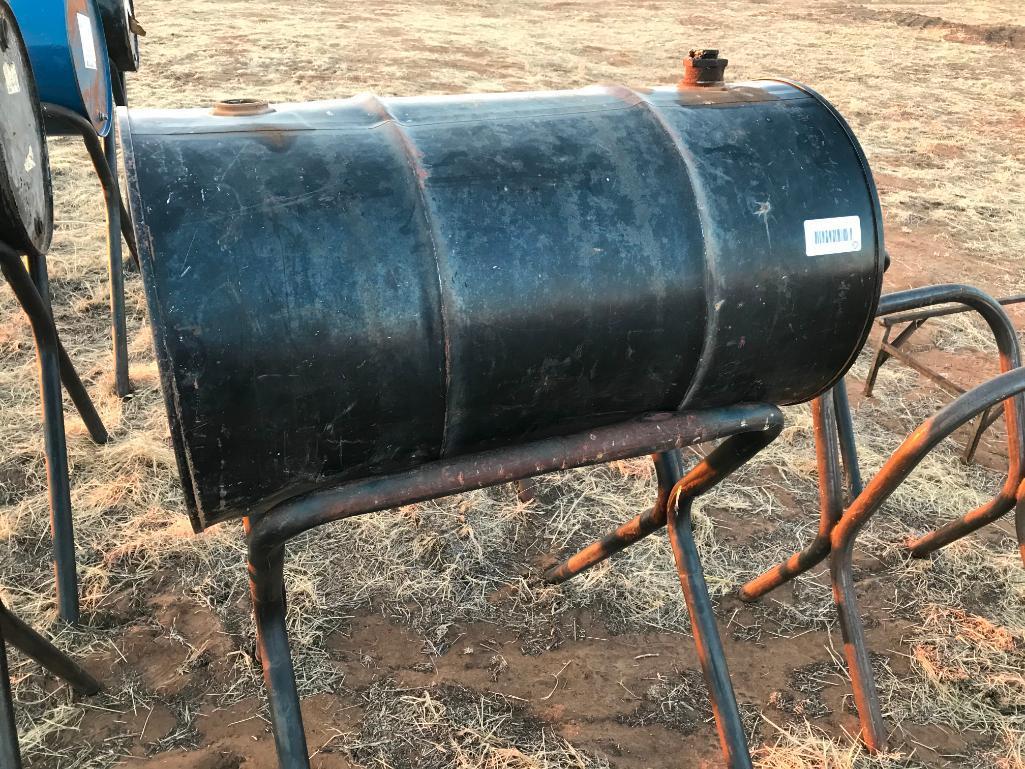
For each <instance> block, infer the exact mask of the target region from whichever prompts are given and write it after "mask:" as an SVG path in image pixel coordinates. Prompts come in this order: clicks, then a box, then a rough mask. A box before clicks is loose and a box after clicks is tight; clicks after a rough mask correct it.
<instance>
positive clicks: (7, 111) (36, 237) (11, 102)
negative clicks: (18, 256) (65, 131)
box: [0, 0, 53, 254]
mask: <svg viewBox="0 0 1025 769" xmlns="http://www.w3.org/2000/svg"><path fill="white" fill-rule="evenodd" d="M52 235H53V195H52V192H51V189H50V171H49V159H48V156H47V151H46V136H45V134H44V132H43V119H42V115H41V114H40V112H39V100H38V98H37V96H36V85H35V80H34V79H33V77H32V67H31V66H30V64H29V57H28V50H27V48H26V47H25V41H24V40H23V39H22V37H21V31H20V30H19V28H18V21H17V19H15V17H14V13H13V12H12V11H11V7H10V5H8V3H7V0H0V242H2V243H4V244H5V245H7V246H8V247H10V248H13V249H15V250H16V251H20V252H24V253H34V254H45V253H46V251H47V249H48V248H49V247H50V237H51V236H52Z"/></svg>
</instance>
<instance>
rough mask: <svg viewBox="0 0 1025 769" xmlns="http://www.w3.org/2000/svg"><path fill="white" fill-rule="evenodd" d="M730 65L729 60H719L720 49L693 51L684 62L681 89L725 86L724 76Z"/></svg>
mask: <svg viewBox="0 0 1025 769" xmlns="http://www.w3.org/2000/svg"><path fill="white" fill-rule="evenodd" d="M728 63H729V61H728V60H727V59H720V58H719V51H718V49H715V48H706V49H703V50H693V51H691V52H690V55H689V56H688V57H687V58H686V59H684V60H683V80H681V81H680V87H681V88H692V87H694V86H715V85H723V83H724V82H725V81H724V80H723V75H724V73H725V72H726V65H727V64H728Z"/></svg>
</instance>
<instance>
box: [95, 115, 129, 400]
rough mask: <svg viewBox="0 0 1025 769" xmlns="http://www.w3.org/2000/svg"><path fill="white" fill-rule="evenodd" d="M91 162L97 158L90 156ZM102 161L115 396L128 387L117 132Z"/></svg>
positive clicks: (109, 138)
mask: <svg viewBox="0 0 1025 769" xmlns="http://www.w3.org/2000/svg"><path fill="white" fill-rule="evenodd" d="M94 162H97V160H96V159H94ZM103 162H104V163H106V165H107V168H108V169H109V173H107V174H103V173H100V174H98V176H99V179H100V184H101V185H102V186H103V197H104V200H105V202H106V204H107V257H108V261H109V270H110V332H111V339H112V342H113V348H114V389H115V391H116V392H117V394H118V397H121V398H124V397H127V396H128V395H129V394H130V393H131V391H132V385H131V382H130V381H129V379H128V326H127V321H126V320H125V268H124V260H123V259H122V253H121V192H120V190H119V189H118V184H117V132H116V131H113V130H112V131H111V133H110V134H109V135H108V136H107V137H106V138H105V139H104V140H103Z"/></svg>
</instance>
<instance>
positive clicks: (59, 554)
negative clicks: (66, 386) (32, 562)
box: [0, 245, 79, 624]
mask: <svg viewBox="0 0 1025 769" xmlns="http://www.w3.org/2000/svg"><path fill="white" fill-rule="evenodd" d="M33 266H34V268H35V272H36V279H37V283H38V287H37V283H34V282H33V281H32V278H31V277H30V276H29V274H28V272H27V271H26V270H25V268H24V265H22V263H21V259H20V258H19V257H18V255H17V254H16V253H15V252H13V251H11V250H10V249H9V248H7V247H6V246H3V245H0V269H2V271H3V274H4V277H5V278H6V279H7V282H8V283H9V284H10V286H11V289H12V290H13V291H14V295H15V297H16V298H17V299H18V302H19V303H20V304H21V306H22V307H24V308H26V314H27V315H28V318H29V323H30V324H31V326H32V334H33V336H34V337H35V341H36V353H37V356H38V359H39V389H40V394H41V399H42V409H43V428H44V429H43V435H44V451H45V454H46V480H47V489H48V493H49V501H50V527H51V531H52V534H53V561H54V572H55V575H56V582H57V602H58V605H59V611H60V616H61V618H62V619H64V620H65V621H67V622H70V623H72V624H74V623H77V622H78V618H79V611H78V574H77V572H76V567H75V535H74V524H73V522H72V518H71V482H70V480H69V478H68V449H67V441H66V438H65V433H64V406H63V404H62V401H61V395H62V393H61V378H60V353H59V350H58V339H57V330H56V328H55V326H54V325H53V318H52V316H51V315H50V314H49V313H48V312H47V311H46V304H45V302H44V301H43V299H42V298H41V296H40V292H39V290H38V289H40V288H41V289H42V290H43V291H44V292H46V291H47V285H48V284H47V276H46V260H45V259H42V258H40V259H37V260H35V262H34V263H33Z"/></svg>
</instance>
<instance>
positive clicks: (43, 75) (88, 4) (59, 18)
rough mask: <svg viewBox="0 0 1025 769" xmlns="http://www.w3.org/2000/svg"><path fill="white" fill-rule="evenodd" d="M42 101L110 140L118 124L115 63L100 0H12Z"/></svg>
mask: <svg viewBox="0 0 1025 769" xmlns="http://www.w3.org/2000/svg"><path fill="white" fill-rule="evenodd" d="M11 7H12V8H13V9H14V14H15V15H16V16H17V17H18V23H19V24H20V25H21V32H22V34H23V35H24V36H25V42H26V44H27V45H28V49H29V56H30V58H31V60H32V69H33V70H34V72H35V75H36V83H37V85H38V87H39V98H40V99H41V100H42V101H44V102H52V103H53V104H59V105H60V106H62V107H66V108H67V109H70V110H72V111H73V112H77V113H78V114H79V115H81V116H82V117H84V118H86V119H87V120H89V122H91V123H92V124H93V127H94V128H95V129H96V132H97V133H98V134H99V135H100V136H106V135H107V132H108V131H109V130H110V126H111V122H112V120H113V110H114V101H113V96H112V92H111V85H110V61H109V59H108V58H107V44H106V41H105V39H104V36H103V26H102V24H101V22H100V14H99V11H98V10H97V7H96V5H95V2H94V0H11Z"/></svg>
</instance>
